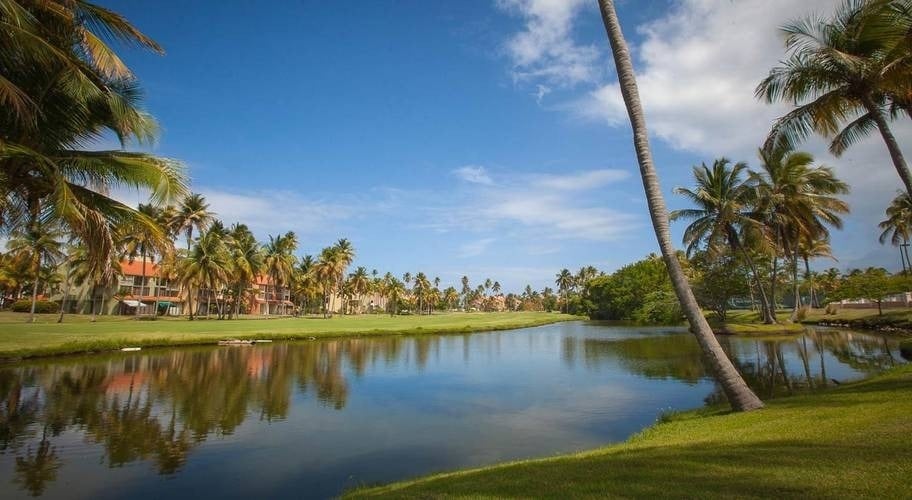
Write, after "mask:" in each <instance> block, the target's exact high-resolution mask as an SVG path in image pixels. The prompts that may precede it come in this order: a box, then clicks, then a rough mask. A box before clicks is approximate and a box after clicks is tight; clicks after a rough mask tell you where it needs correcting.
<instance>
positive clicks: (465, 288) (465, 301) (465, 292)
mask: <svg viewBox="0 0 912 500" xmlns="http://www.w3.org/2000/svg"><path fill="white" fill-rule="evenodd" d="M459 282H460V283H461V284H462V310H463V311H468V310H469V294H471V293H472V287H471V286H469V277H468V276H463V277H462V279H460V280H459Z"/></svg>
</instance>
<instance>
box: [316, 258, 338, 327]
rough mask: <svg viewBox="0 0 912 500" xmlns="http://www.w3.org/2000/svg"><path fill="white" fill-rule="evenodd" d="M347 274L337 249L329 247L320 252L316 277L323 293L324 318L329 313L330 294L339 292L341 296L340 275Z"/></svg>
mask: <svg viewBox="0 0 912 500" xmlns="http://www.w3.org/2000/svg"><path fill="white" fill-rule="evenodd" d="M344 272H345V267H344V265H343V260H342V259H341V258H340V257H339V256H338V249H337V247H327V248H324V249H323V250H322V251H321V252H320V258H319V259H318V260H317V263H316V264H315V265H314V270H313V273H314V277H315V278H316V280H317V282H319V283H320V288H321V289H322V291H323V317H324V318H326V317H327V313H328V312H329V311H328V309H329V306H330V302H329V294H330V293H331V292H333V291H338V292H339V294H341V285H342V283H341V282H340V281H339V276H340V275H341V274H340V273H344Z"/></svg>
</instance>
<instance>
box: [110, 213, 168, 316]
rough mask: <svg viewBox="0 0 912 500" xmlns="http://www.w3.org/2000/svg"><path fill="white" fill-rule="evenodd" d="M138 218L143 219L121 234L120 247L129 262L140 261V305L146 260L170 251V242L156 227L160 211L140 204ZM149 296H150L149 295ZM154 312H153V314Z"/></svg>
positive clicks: (157, 226)
mask: <svg viewBox="0 0 912 500" xmlns="http://www.w3.org/2000/svg"><path fill="white" fill-rule="evenodd" d="M137 212H139V217H141V218H144V219H146V220H143V221H142V222H141V223H139V224H131V225H129V226H128V227H127V228H126V230H125V231H124V232H123V237H122V238H121V245H123V247H124V253H125V254H126V256H127V259H128V260H129V261H130V262H133V261H134V260H135V259H136V258H137V257H139V258H140V260H141V261H142V278H141V279H142V282H141V284H140V287H139V297H138V301H139V303H140V304H142V300H143V296H145V295H146V293H145V292H146V288H147V285H148V283H147V280H146V258H147V257H148V258H149V259H151V260H152V261H154V260H155V256H156V255H163V254H164V253H167V252H168V251H170V249H171V240H169V239H168V237H167V233H166V231H165V229H164V228H162V227H161V226H159V225H158V223H159V221H160V220H161V209H160V208H158V207H156V206H154V205H151V204H146V203H140V204H139V208H138V209H137ZM150 295H152V294H151V293H150ZM139 309H140V307H139V305H137V306H136V316H139ZM155 312H156V311H154V310H153V314H154V313H155Z"/></svg>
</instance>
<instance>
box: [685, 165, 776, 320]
mask: <svg viewBox="0 0 912 500" xmlns="http://www.w3.org/2000/svg"><path fill="white" fill-rule="evenodd" d="M746 169H747V164H745V163H742V162H739V163H736V164H734V165H731V162H730V161H729V160H728V159H727V158H719V159H717V160H715V161H713V164H712V167H708V166H707V165H706V164H705V163H703V164H701V165H700V166H695V167H693V173H694V178H695V179H696V189H687V188H680V187H679V188H676V189H675V191H674V192H675V193H677V194H680V195H683V196H684V197H686V198H687V199H688V200H690V201H691V203H693V204H694V205H696V206H697V208H691V209H683V210H675V211H674V212H672V213H671V215H670V219H671V220H672V221H674V220H678V219H689V220H692V221H693V222H691V223H690V225H688V226H687V229H685V230H684V244H685V245H687V255H688V256H691V255H693V253H694V252H695V251H696V250H697V249H698V248H699V247H700V245H704V246H705V247H706V250H707V251H708V252H709V253H710V255H711V256H714V257H718V256H719V255H720V254H721V253H722V252H723V250H725V249H730V250H731V251H732V253H738V252H740V253H741V255H742V256H743V257H744V261H745V262H746V263H747V265H748V267H749V268H750V270H751V273H752V274H753V277H754V282H755V283H756V284H757V288H758V290H759V292H760V313H761V315H762V320H763V322H764V323H767V324H772V323H775V322H776V316H775V313H774V310H773V307H771V306H770V301H769V299H768V298H767V296H766V291H765V289H764V287H763V283H762V281H761V280H760V273H759V271H758V269H757V265H756V264H755V263H754V260H753V259H752V258H751V254H750V252H749V251H748V249H747V248H746V247H745V245H744V244H743V242H742V237H741V235H742V234H744V233H752V232H755V230H756V229H757V228H758V223H757V221H756V220H755V219H754V218H753V214H752V212H751V211H752V207H751V204H752V199H751V198H752V195H751V191H750V189H749V186H747V184H745V183H744V180H743V179H742V178H741V175H742V173H743V172H744V171H745V170H746Z"/></svg>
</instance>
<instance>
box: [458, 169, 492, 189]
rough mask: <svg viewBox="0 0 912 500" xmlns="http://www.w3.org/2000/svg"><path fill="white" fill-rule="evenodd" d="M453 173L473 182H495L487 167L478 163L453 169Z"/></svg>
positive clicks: (487, 183) (488, 183)
mask: <svg viewBox="0 0 912 500" xmlns="http://www.w3.org/2000/svg"><path fill="white" fill-rule="evenodd" d="M453 175H455V176H456V177H458V178H460V179H462V180H464V181H466V182H471V183H473V184H485V185H491V184H494V181H493V180H492V179H491V176H490V175H488V171H487V169H485V168H484V167H481V166H478V165H466V166H464V167H459V168H457V169H456V170H453Z"/></svg>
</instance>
